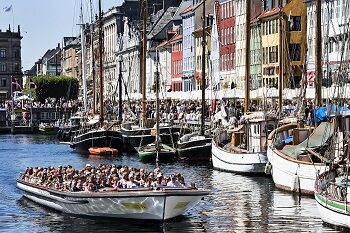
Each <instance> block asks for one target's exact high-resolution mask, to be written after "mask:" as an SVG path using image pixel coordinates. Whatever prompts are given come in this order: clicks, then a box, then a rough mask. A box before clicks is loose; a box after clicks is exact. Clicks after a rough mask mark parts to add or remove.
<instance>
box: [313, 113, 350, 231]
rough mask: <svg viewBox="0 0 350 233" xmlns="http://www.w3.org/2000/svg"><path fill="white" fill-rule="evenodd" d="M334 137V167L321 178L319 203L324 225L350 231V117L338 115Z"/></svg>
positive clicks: (332, 149) (316, 183) (330, 167)
mask: <svg viewBox="0 0 350 233" xmlns="http://www.w3.org/2000/svg"><path fill="white" fill-rule="evenodd" d="M334 121H335V125H336V126H337V127H336V128H335V129H334V134H333V135H334V136H333V140H332V142H331V145H332V146H331V149H330V150H329V154H330V155H331V158H330V159H331V163H330V164H329V166H327V169H326V171H325V172H323V173H321V174H320V175H318V176H317V178H316V182H315V193H314V196H315V199H316V204H317V209H318V211H319V213H320V215H321V218H322V220H323V221H324V222H326V223H328V224H332V225H334V226H340V227H345V228H350V207H349V206H348V203H349V202H350V182H349V165H350V164H349V139H348V138H347V137H346V138H345V139H344V138H343V135H344V134H346V131H347V129H349V127H350V115H349V114H348V113H342V112H337V113H336V117H335V119H334Z"/></svg>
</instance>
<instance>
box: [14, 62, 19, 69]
mask: <svg viewBox="0 0 350 233" xmlns="http://www.w3.org/2000/svg"><path fill="white" fill-rule="evenodd" d="M14 66H15V71H19V64H18V63H15V64H14Z"/></svg>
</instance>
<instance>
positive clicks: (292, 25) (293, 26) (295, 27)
mask: <svg viewBox="0 0 350 233" xmlns="http://www.w3.org/2000/svg"><path fill="white" fill-rule="evenodd" d="M289 30H290V31H301V17H300V16H291V17H290V21H289Z"/></svg>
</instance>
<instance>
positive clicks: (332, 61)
mask: <svg viewBox="0 0 350 233" xmlns="http://www.w3.org/2000/svg"><path fill="white" fill-rule="evenodd" d="M306 4H307V28H308V31H307V44H308V45H307V46H308V53H307V63H306V64H307V83H308V86H309V87H313V86H314V80H315V48H316V46H319V45H315V38H316V34H315V27H316V18H315V17H316V16H315V10H316V6H315V1H314V0H308V1H306ZM349 9H350V1H348V0H329V1H322V20H321V25H322V41H323V43H322V51H323V52H322V59H323V60H322V62H323V81H322V84H323V85H330V84H331V83H332V82H333V81H334V80H335V78H336V76H337V75H336V74H337V73H338V71H339V67H340V63H341V61H343V62H344V61H346V62H348V61H349V52H350V46H349V43H350V42H349V39H350V38H349V36H348V35H349V34H348V33H349V25H348V22H349V18H350V10H349ZM348 70H349V67H346V71H348Z"/></svg>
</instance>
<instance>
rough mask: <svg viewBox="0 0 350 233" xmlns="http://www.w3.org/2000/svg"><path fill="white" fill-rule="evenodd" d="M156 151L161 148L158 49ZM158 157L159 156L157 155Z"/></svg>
mask: <svg viewBox="0 0 350 233" xmlns="http://www.w3.org/2000/svg"><path fill="white" fill-rule="evenodd" d="M155 84H156V85H155V86H156V131H157V132H156V151H157V153H158V152H159V151H160V148H159V134H160V132H159V118H160V117H159V70H158V51H156V83H155ZM157 157H158V156H157Z"/></svg>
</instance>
